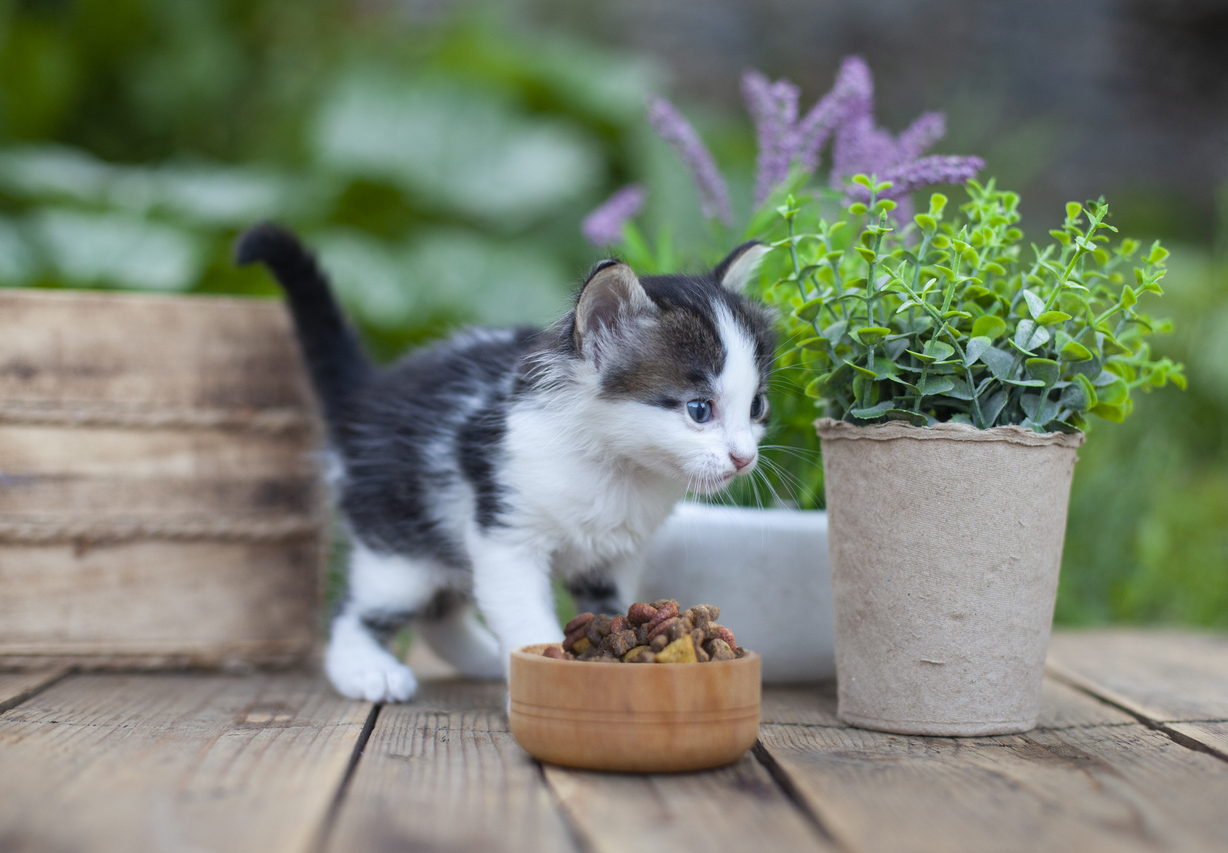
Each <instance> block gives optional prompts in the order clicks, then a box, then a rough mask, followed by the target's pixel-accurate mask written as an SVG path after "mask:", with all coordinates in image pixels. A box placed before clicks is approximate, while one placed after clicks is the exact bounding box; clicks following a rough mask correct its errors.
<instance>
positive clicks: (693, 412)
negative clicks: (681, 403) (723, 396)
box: [686, 400, 712, 424]
mask: <svg viewBox="0 0 1228 853" xmlns="http://www.w3.org/2000/svg"><path fill="white" fill-rule="evenodd" d="M686 413H687V414H688V415H690V416H691V420H693V421H695V423H697V424H706V423H707V422H708V421H710V420H712V401H711V400H692V401H691V402H689V403H687V404H686Z"/></svg>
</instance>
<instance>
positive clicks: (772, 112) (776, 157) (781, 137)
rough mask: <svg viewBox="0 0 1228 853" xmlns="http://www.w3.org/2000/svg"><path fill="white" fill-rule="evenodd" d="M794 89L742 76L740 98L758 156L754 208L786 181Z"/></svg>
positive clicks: (793, 139)
mask: <svg viewBox="0 0 1228 853" xmlns="http://www.w3.org/2000/svg"><path fill="white" fill-rule="evenodd" d="M799 94H800V92H799V91H798V88H797V87H796V86H794V85H793V84H792V83H790V82H789V81H788V80H777V81H776V82H775V83H773V82H772V81H771V80H769V79H768V78H767V77H765V76H764V75H763V74H761V73H760V72H758V71H747V72H746V73H745V74H744V75H742V97H743V98H745V99H746V109H747V111H748V112H749V113H750V115H751V119H753V120H754V123H755V138H756V142H757V143H758V148H759V156H758V157H757V158H756V160H755V207H758V206H759V205H761V204H763V202H764V201H765V200H766V199H767V197H768V195H770V194H771V192H772V189H773V188H774V187H775V186H776V185H777V184H780V183H783V182H784V180H785V179H786V178H787V177H789V166H790V164H792V162H793V158H794V156H795V155H796V154H797V148H798V133H797V131H798V128H797V98H798V95H799Z"/></svg>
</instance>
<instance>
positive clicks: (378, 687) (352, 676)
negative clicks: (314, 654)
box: [324, 540, 436, 702]
mask: <svg viewBox="0 0 1228 853" xmlns="http://www.w3.org/2000/svg"><path fill="white" fill-rule="evenodd" d="M432 569H433V567H432V566H431V565H430V564H428V563H426V562H424V561H421V560H415V559H411V558H408V557H404V556H401V555H398V554H381V553H377V552H375V551H372V550H371V549H369V548H367V547H366V546H365V545H363V544H362V543H361V542H360V541H357V540H355V541H354V543H353V548H352V550H351V552H350V577H349V588H348V598H347V600H346V602H345V604H344V605H343V606H342V608H341V611H340V612H339V613H338V615H337V617H336V618H335V619H334V620H333V624H332V631H331V632H330V635H329V639H328V649H327V650H326V651H325V653H324V671H325V672H326V673H327V674H328V679H329V681H331V682H332V684H333V687H335V688H336V689H337V692H338V693H340V694H341V695H342V696H346V697H348V698H350V699H366V700H367V701H369V702H404V701H406V700H408V699H410V698H411V697H413V695H414V693H415V692H417V690H418V680H417V679H416V678H414V674H413V672H412V671H411V670H410V668H409V667H407V666H406V665H405V664H403V663H401V662H400V661H399V660H397V659H396V658H395V657H394V656H393V655H392V654H391V653H390V652H389V651H388V650H387V649H386V648H385V647H384V643H385V641H387V639H388V638H389V637H390V636H391V635H392V634H393V633H395V632H396V629H397V628H399V627H400V626H401V625H404V624H406V623H407V622H408V621H409V620H410V618H411V617H412V616H413V615H414V614H415V613H418V612H420V611H422V610H423V609H424V608H427V607H428V606H429V605H430V602H431V600H432V598H433V597H434V595H435V593H436V579H435V573H434V571H433V570H432Z"/></svg>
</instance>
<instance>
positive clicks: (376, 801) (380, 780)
mask: <svg viewBox="0 0 1228 853" xmlns="http://www.w3.org/2000/svg"><path fill="white" fill-rule="evenodd" d="M505 696H506V687H505V686H504V685H503V684H502V683H493V684H492V683H466V682H458V681H447V682H424V683H423V685H422V692H421V693H420V695H419V696H418V698H417V699H416V700H415V702H414V703H413V704H410V705H386V706H384V707H383V708H381V709H380V713H379V717H378V718H377V719H376V722H375V728H374V730H373V731H372V733H371V738H370V740H368V741H367V744H366V747H365V748H364V749H363V757H362V760H361V761H360V762H359V764H358V767H357V770H356V772H355V774H354V778H353V780H352V781H351V783H350V785H349V786H348V788H347V790H346V795H345V798H344V800H343V801H342V804H341V807H340V809H339V811H338V813H337V818H336V822H335V824H334V826H333V828H332V830H331V831H330V833H329V834H328V839H327V843H326V845H325V848H324V849H325V850H334V851H346V853H349V851H364V850H377V851H383V850H456V851H461V850H476V851H482V853H497V851H533V853H536V852H537V851H541V853H553V851H574V850H577V849H578V848H577V844H576V842H575V841H574V840H573V838H572V836H571V834H570V832H569V829H568V827H567V824H566V821H565V820H564V818H563V815H562V814H561V813H560V811H559V809H558V807H557V806H556V804H555V803H554V800H553V797H552V796H551V794H550V791H549V790H548V789H547V788H546V784H545V782H544V781H543V779H542V776H541V771H540V769H539V767H538V765H537V764H536V763H535V762H534V761H533V759H531V758H530V757H529V755H528V754H527V753H526V752H524V750H522V749H521V748H520V747H519V746H517V745H516V743H515V741H513V740H512V736H511V735H510V734H509V733H508V730H507V720H506V718H505V716H504V710H503V705H504V702H505V698H504V697H505Z"/></svg>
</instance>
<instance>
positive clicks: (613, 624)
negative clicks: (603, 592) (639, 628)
mask: <svg viewBox="0 0 1228 853" xmlns="http://www.w3.org/2000/svg"><path fill="white" fill-rule="evenodd" d="M630 627H631V623H629V622H628V621H627V617H626V616H615V617H614V618H613V619H611V620H610V633H611V634H617V633H618V632H619V631H626V630H627V629H628V628H630Z"/></svg>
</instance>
